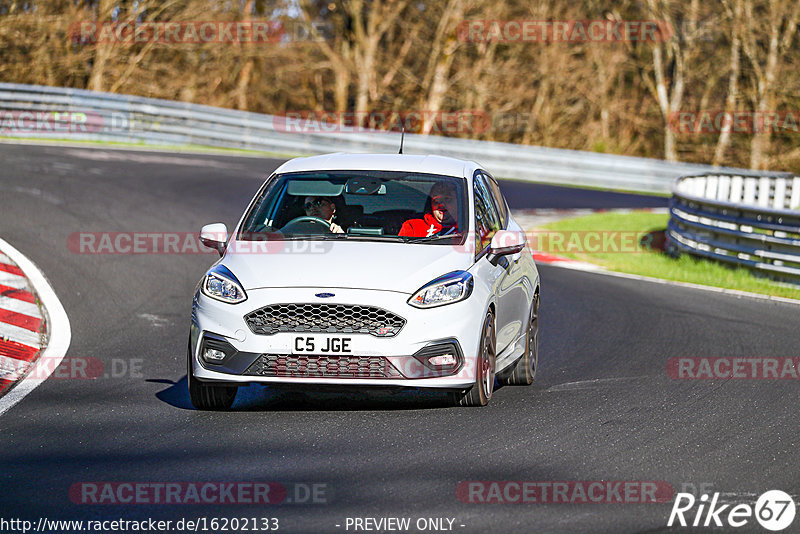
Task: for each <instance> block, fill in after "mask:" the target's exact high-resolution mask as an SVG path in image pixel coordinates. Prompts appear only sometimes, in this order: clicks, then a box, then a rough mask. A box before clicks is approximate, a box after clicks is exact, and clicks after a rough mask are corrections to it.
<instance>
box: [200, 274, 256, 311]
mask: <svg viewBox="0 0 800 534" xmlns="http://www.w3.org/2000/svg"><path fill="white" fill-rule="evenodd" d="M202 290H203V294H204V295H206V296H208V297H211V298H212V299H216V300H221V301H222V302H227V303H229V304H238V303H240V302H244V301H245V300H247V293H245V292H244V289H242V285H241V284H240V283H239V280H237V279H236V277H235V276H233V273H232V272H230V271H229V270H228V269H227V267H225V266H224V265H217V266H216V267H214V268H213V269H211V270H210V271H209V272H208V274H206V277H205V279H204V280H203V285H202Z"/></svg>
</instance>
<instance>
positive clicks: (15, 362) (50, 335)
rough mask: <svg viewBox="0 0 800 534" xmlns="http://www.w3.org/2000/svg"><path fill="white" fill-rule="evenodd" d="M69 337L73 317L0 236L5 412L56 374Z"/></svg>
mask: <svg viewBox="0 0 800 534" xmlns="http://www.w3.org/2000/svg"><path fill="white" fill-rule="evenodd" d="M70 339H71V332H70V327H69V319H68V318H67V314H66V312H65V311H64V307H63V306H62V305H61V302H60V301H59V300H58V297H57V296H56V294H55V292H54V291H53V288H52V287H50V284H49V283H48V282H47V279H46V278H45V277H44V275H43V274H42V273H41V271H39V269H38V268H37V267H36V266H35V265H34V264H33V262H31V261H30V260H29V259H28V258H26V257H25V256H24V255H23V254H22V253H21V252H19V251H18V250H17V249H15V248H14V247H12V246H11V245H10V244H9V243H7V242H6V241H4V240H2V239H0V395H2V396H0V414H3V413H4V412H5V411H6V410H8V409H9V408H11V407H12V406H14V405H15V404H16V403H17V402H19V401H20V400H21V399H22V398H23V397H24V396H25V395H27V394H28V393H30V392H31V391H33V389H34V388H35V387H36V386H38V385H39V384H40V383H41V382H42V381H43V380H44V379H46V378H47V377H49V376H50V374H52V372H53V371H54V370H55V369H56V368H57V367H58V365H59V364H60V363H61V360H62V359H63V358H64V355H65V354H66V352H67V349H68V348H69V343H70Z"/></svg>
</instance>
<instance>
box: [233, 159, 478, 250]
mask: <svg viewBox="0 0 800 534" xmlns="http://www.w3.org/2000/svg"><path fill="white" fill-rule="evenodd" d="M466 205H467V202H466V180H465V179H463V178H456V177H452V176H440V175H434V174H421V173H408V172H393V171H327V172H305V173H288V174H282V175H276V176H274V177H273V178H272V179H271V180H270V182H269V183H268V184H267V186H266V187H265V188H264V189H263V190H262V192H261V193H260V194H259V196H258V198H257V199H256V201H255V203H254V204H253V206H252V208H251V210H250V211H249V212H248V214H247V217H246V218H245V221H244V224H243V225H242V230H241V232H240V233H239V237H238V238H239V239H240V240H247V241H253V240H270V239H359V240H376V241H377V240H394V241H402V242H420V243H430V244H442V243H445V244H446V243H453V242H456V241H458V242H460V241H461V240H462V238H463V236H464V235H465V234H466V230H467V223H466V221H467V217H466Z"/></svg>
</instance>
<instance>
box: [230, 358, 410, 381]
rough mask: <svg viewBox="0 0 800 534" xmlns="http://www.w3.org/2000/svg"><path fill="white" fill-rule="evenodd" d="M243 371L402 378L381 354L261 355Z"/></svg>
mask: <svg viewBox="0 0 800 534" xmlns="http://www.w3.org/2000/svg"><path fill="white" fill-rule="evenodd" d="M244 374H246V375H250V376H273V377H281V378H402V375H401V374H400V372H399V371H398V370H397V369H396V368H395V367H394V366H393V365H392V364H391V363H390V362H389V360H387V359H386V358H384V357H383V356H294V355H290V354H262V355H261V356H259V357H258V359H257V360H256V361H255V362H253V364H252V365H251V366H250V367H249V368H248V369H247V371H245V373H244Z"/></svg>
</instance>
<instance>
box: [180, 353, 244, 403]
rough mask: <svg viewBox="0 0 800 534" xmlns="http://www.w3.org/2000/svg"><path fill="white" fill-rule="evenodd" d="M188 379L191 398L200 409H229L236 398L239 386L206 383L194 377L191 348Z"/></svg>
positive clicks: (188, 356)
mask: <svg viewBox="0 0 800 534" xmlns="http://www.w3.org/2000/svg"><path fill="white" fill-rule="evenodd" d="M187 358H188V361H187V372H186V381H187V382H188V384H189V399H190V400H191V401H192V405H193V406H194V407H195V408H197V409H198V410H215V411H216V410H227V409H229V408H230V407H231V406H233V401H234V400H236V392H237V391H238V390H239V386H228V385H217V384H206V383H204V382H201V381H199V380H198V379H196V378H195V377H194V373H193V372H192V352H191V348H190V349H189V351H188V352H187Z"/></svg>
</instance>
